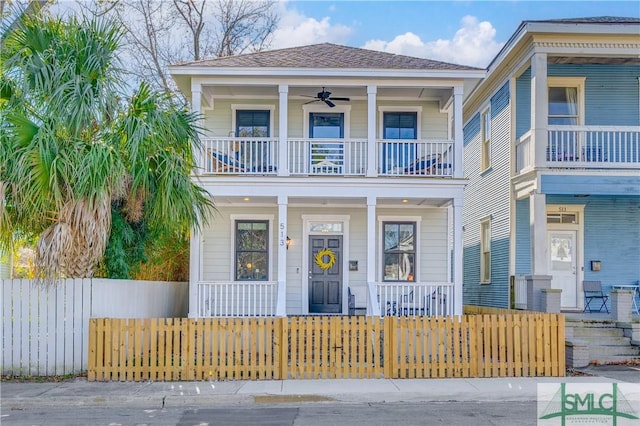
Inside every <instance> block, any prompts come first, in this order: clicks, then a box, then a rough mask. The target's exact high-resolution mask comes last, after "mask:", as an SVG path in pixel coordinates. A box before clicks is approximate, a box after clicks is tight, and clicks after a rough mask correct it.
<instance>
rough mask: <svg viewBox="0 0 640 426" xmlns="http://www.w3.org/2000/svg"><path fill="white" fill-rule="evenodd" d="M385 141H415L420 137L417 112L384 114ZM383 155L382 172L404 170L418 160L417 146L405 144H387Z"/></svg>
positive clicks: (383, 129) (383, 131)
mask: <svg viewBox="0 0 640 426" xmlns="http://www.w3.org/2000/svg"><path fill="white" fill-rule="evenodd" d="M382 123H383V124H382V133H383V137H384V139H413V140H415V139H416V138H417V135H418V113H417V112H384V113H383V119H382ZM382 149H383V153H382V155H383V156H382V171H383V172H384V173H386V172H393V171H399V170H404V169H405V168H406V167H407V166H408V165H409V164H411V162H413V161H414V160H415V159H416V144H415V143H404V142H398V143H395V142H392V143H389V142H387V143H385V144H384V145H383V148H382Z"/></svg>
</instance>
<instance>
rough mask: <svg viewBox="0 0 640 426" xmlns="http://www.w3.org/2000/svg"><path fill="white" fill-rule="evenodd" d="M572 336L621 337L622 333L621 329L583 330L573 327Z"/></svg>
mask: <svg viewBox="0 0 640 426" xmlns="http://www.w3.org/2000/svg"><path fill="white" fill-rule="evenodd" d="M573 336H574V337H576V338H582V337H622V336H624V331H623V330H622V329H621V328H604V327H598V328H585V327H575V328H574V329H573Z"/></svg>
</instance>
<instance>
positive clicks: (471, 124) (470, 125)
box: [462, 113, 480, 146]
mask: <svg viewBox="0 0 640 426" xmlns="http://www.w3.org/2000/svg"><path fill="white" fill-rule="evenodd" d="M462 133H463V135H464V144H463V145H464V146H467V145H468V144H469V142H471V140H472V139H473V138H474V137H475V136H476V135H477V134H478V133H480V113H478V114H476V115H474V116H473V118H472V119H471V120H469V121H468V122H467V125H466V126H464V129H462Z"/></svg>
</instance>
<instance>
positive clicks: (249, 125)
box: [235, 110, 270, 137]
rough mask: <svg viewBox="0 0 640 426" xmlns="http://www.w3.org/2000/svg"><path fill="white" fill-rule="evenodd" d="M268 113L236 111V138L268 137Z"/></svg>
mask: <svg viewBox="0 0 640 426" xmlns="http://www.w3.org/2000/svg"><path fill="white" fill-rule="evenodd" d="M269 120H270V119H269V111H252V110H238V111H236V129H235V131H236V134H235V135H236V136H238V137H268V136H269V133H270V132H269V130H270V129H269V124H270V122H269Z"/></svg>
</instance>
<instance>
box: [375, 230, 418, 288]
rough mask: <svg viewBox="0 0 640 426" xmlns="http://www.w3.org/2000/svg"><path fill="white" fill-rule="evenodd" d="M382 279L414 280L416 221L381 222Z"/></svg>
mask: <svg viewBox="0 0 640 426" xmlns="http://www.w3.org/2000/svg"><path fill="white" fill-rule="evenodd" d="M382 228H383V235H384V271H383V280H384V281H415V260H416V241H415V235H416V223H415V222H383V223H382Z"/></svg>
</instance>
